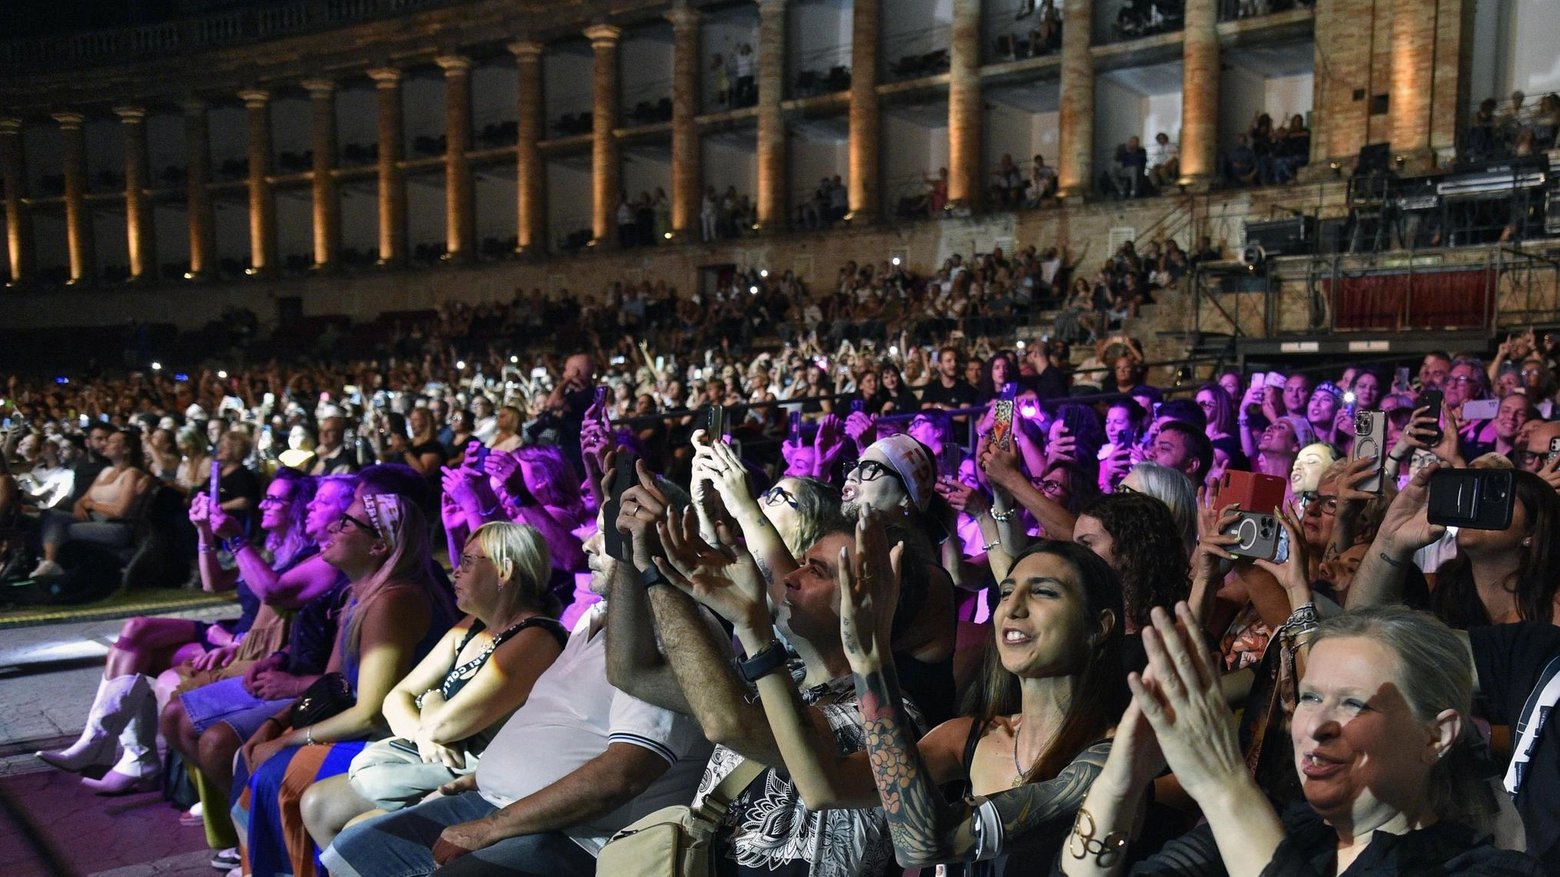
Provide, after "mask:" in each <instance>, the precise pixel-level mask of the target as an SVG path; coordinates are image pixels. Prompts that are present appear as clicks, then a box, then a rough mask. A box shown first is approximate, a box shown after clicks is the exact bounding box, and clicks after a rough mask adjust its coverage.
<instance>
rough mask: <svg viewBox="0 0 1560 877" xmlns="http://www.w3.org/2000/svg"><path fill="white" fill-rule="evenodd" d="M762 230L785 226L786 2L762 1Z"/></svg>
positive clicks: (760, 4) (759, 48) (760, 87)
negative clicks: (782, 99)
mask: <svg viewBox="0 0 1560 877" xmlns="http://www.w3.org/2000/svg"><path fill="white" fill-rule="evenodd" d="M756 72H757V74H758V162H757V164H758V193H757V202H758V203H757V211H758V227H759V228H760V229H761V230H763V231H766V232H772V231H779V230H780V229H782V228H784V227H785V220H786V215H787V214H788V213H789V210H788V209H787V206H786V205H787V201H789V200H790V199H789V195H788V193H787V192H786V187H785V178H786V162H787V161H788V159H787V158H786V144H785V115H784V114H783V113H782V112H781V109H780V100H781V98H783V97H784V96H785V0H758V70H757V71H756Z"/></svg>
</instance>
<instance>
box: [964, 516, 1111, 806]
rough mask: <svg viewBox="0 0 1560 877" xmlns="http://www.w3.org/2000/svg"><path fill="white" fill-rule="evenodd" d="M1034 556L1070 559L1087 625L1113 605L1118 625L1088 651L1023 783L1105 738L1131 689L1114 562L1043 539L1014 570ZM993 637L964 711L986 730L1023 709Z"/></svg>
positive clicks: (1050, 773)
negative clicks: (1059, 719) (1055, 725)
mask: <svg viewBox="0 0 1560 877" xmlns="http://www.w3.org/2000/svg"><path fill="white" fill-rule="evenodd" d="M1035 554H1050V555H1053V556H1055V557H1059V558H1061V559H1062V560H1063V561H1066V563H1067V565H1068V566H1071V567H1072V569H1073V572H1074V573H1076V574H1077V576H1078V584H1079V590H1080V593H1081V594H1082V596H1083V615H1084V619H1083V623H1084V624H1085V625H1086V626H1088V627H1089V628H1090V629H1091V630H1092V629H1093V628H1094V625H1095V624H1096V621H1095V619H1097V618H1099V615H1100V613H1101V612H1103V611H1105V610H1107V609H1109V610H1110V611H1111V612H1113V613H1114V614H1115V619H1116V620H1115V623H1114V624H1112V625H1111V628H1110V630H1109V631H1108V632H1106V634H1105V636H1104V637H1102V638H1101V639H1100V641H1099V642H1096V643H1095V644H1094V645H1093V646H1092V647H1090V649H1089V654H1088V657H1087V658H1086V660H1085V661H1084V665H1083V670H1082V671H1081V672H1080V673H1079V674H1078V681H1077V684H1076V685H1074V686H1073V698H1072V703H1070V704H1068V706H1067V715H1066V716H1065V717H1063V719H1062V726H1061V728H1059V729H1058V730H1057V732H1056V736H1055V737H1054V738H1052V740H1051V743H1050V745H1049V746H1047V747H1046V748H1045V752H1043V753H1041V754H1040V757H1039V758H1038V759H1036V760H1035V763H1034V764H1032V765H1030V766H1029V769H1028V770H1026V771H1025V772H1024V782H1028V783H1033V782H1043V781H1045V780H1048V779H1052V778H1053V777H1055V776H1056V775H1057V774H1059V773H1061V771H1062V768H1064V767H1066V766H1067V765H1068V763H1070V762H1071V761H1072V760H1073V759H1074V758H1076V757H1077V756H1078V753H1080V752H1082V751H1083V750H1084V749H1085V748H1087V747H1088V746H1089V745H1091V744H1093V743H1094V742H1096V741H1098V740H1101V739H1103V738H1104V737H1105V736H1106V735H1107V734H1108V733H1110V729H1111V728H1112V727H1114V726H1115V724H1116V721H1117V720H1118V719H1119V718H1120V717H1121V712H1122V710H1124V709H1126V706H1127V699H1128V698H1129V697H1130V696H1131V692H1130V691H1129V690H1128V689H1127V674H1126V671H1125V670H1124V669H1123V667H1122V662H1121V641H1122V636H1123V635H1122V630H1123V629H1124V628H1123V626H1122V625H1123V622H1124V620H1125V614H1124V613H1125V609H1124V608H1123V606H1122V597H1121V580H1120V579H1119V578H1118V577H1117V576H1116V572H1115V571H1114V570H1112V569H1111V568H1110V565H1109V564H1107V563H1106V562H1105V561H1103V560H1101V559H1100V558H1099V555H1096V554H1095V553H1094V552H1092V551H1090V550H1089V549H1087V548H1084V547H1083V546H1081V545H1078V544H1077V543H1075V542H1056V541H1052V540H1042V541H1040V542H1038V543H1036V544H1034V545H1032V546H1030V547H1029V548H1028V549H1026V550H1025V551H1024V552H1023V553H1022V554H1020V555H1019V556H1018V557H1016V558H1014V559H1013V566H1012V568H1013V569H1017V568H1018V565H1019V564H1020V563H1023V562H1024V560H1025V559H1026V558H1028V557H1030V556H1032V555H1035ZM994 640H995V638H994V637H993V638H992V639H988V640H987V641H986V655H985V663H984V666H983V667H982V670H981V678H980V680H979V681H977V683H976V684H975V685H972V686H971V687H970V691H969V693H968V694H967V695H966V696H965V702H964V714H965V715H973V716H975V721H977V722H979V723H980V727H981V729H982V733H984V731H985V730H986V729H987V728H989V727H990V726H991V725H992V723H993V722H994V721H995V720H996V719H997V717H998V716H1010V715H1013V714H1014V713H1017V712H1019V710H1020V709H1021V707H1022V699H1023V696H1022V687H1021V684H1020V681H1019V678H1018V677H1017V676H1016V675H1014V674H1013V673H1012V672H1011V671H1009V670H1008V669H1007V668H1006V667H1004V666H1002V661H1001V659H1000V658H999V657H998V655H997V649H996V646H995V641H994Z"/></svg>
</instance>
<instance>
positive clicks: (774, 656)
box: [737, 639, 786, 682]
mask: <svg viewBox="0 0 1560 877" xmlns="http://www.w3.org/2000/svg"><path fill="white" fill-rule="evenodd" d="M785 661H786V653H785V646H783V645H781V644H780V641H779V640H777V639H772V640H770V641H769V645H767V646H764V647H763V648H761V649H759V650H758V654H756V655H754V656H753V657H751V658H748V659H747V660H746V661H739V662H737V668H738V669H739V670H741V671H742V678H743V679H746V680H747V681H749V682H757V681H758V680H759V679H762V678H763V677H765V676H768V675H769V674H770V673H773V672H774V671H775V670H778V669H779V668H781V667H784V666H785Z"/></svg>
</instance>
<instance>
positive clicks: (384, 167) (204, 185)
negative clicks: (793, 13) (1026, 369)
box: [0, 0, 1460, 282]
mask: <svg viewBox="0 0 1560 877" xmlns="http://www.w3.org/2000/svg"><path fill="white" fill-rule="evenodd" d="M1368 2H1376V3H1383V4H1392V5H1393V6H1394V12H1395V13H1398V14H1397V15H1395V17H1394V29H1393V37H1392V38H1393V43H1394V47H1393V48H1394V52H1393V54H1394V57H1396V58H1399V59H1405V58H1410V57H1412V58H1419V57H1420V56H1425V55H1427V54H1428V53H1427V52H1426V51H1425V50H1424V49H1423V45H1422V44H1431V43H1433V39H1434V35H1435V32H1436V27H1437V24H1436V16H1435V15H1434V14H1426V13H1425V8H1426V7H1429V8H1430V9H1431V10H1432V13H1433V11H1434V10H1435V9H1436V8H1437V7H1440V6H1451V7H1455V6H1456V4H1457V3H1458V2H1460V0H1368ZM1093 5H1094V4H1093V0H1063V6H1062V20H1063V31H1062V51H1061V59H1060V60H1061V83H1060V96H1061V101H1060V107H1059V127H1060V132H1059V133H1060V155H1059V160H1058V162H1057V163H1058V165H1059V167H1058V173H1059V190H1060V193H1061V194H1062V195H1063V196H1064V197H1083V196H1086V195H1087V194H1088V193H1089V192H1091V191H1092V189H1093V181H1094V168H1093V154H1094V94H1095V77H1096V71H1095V67H1094V60H1093V55H1092V52H1091V38H1090V37H1091V32H1092V13H1093ZM758 6H759V36H758V68H757V86H758V104H757V107H756V111H755V112H756V116H757V156H756V164H757V190H756V193H755V194H756V198H755V201H756V206H757V219H758V223H759V225H760V226H761V227H762V228H765V229H774V228H778V227H781V226H783V225H784V223H785V220H786V217H787V214H788V206H789V204H788V200H789V192H788V189H787V186H786V175H787V174H786V171H787V164H788V156H787V148H786V126H785V118H784V113H783V108H782V103H781V99H782V96H783V92H784V85H785V46H786V33H785V27H786V0H758ZM980 7H981V4H980V0H953V5H952V27H951V38H950V47H949V49H950V51H949V54H950V72H949V85H948V123H949V124H948V127H949V145H948V149H949V161H948V164H949V184H948V195H949V199H950V201H951V202H952V203H953V204H955V205H964V206H974V205H976V204H978V203H979V201H980V198H981V193H982V192H983V190H984V188H985V187H984V183H985V177H984V173H983V171H982V160H981V159H982V154H983V150H982V146H981V132H982V128H983V117H984V112H983V105H982V98H981V85H980V50H981V36H980V34H981V29H980V12H981V8H980ZM1185 10H1186V11H1185V33H1184V35H1183V75H1184V82H1183V101H1182V120H1181V136H1180V155H1181V174H1182V177H1181V183H1182V184H1183V185H1186V186H1188V187H1191V188H1193V189H1194V190H1195V189H1200V188H1205V187H1206V186H1207V184H1208V183H1209V182H1211V180H1212V179H1213V177H1214V176H1215V173H1216V156H1217V154H1218V143H1217V137H1218V115H1219V80H1220V72H1219V71H1220V50H1219V39H1218V32H1217V6H1216V0H1187V2H1186V7H1185ZM1454 11H1455V10H1454ZM1405 13H1406V14H1405ZM1415 13H1418V14H1415ZM852 15H853V19H852V34H853V35H852V54H853V64H852V68H853V69H852V77H851V88H850V108H849V124H850V144H849V177H850V183H849V209H850V215H851V218H852V220H858V221H864V222H871V221H873V220H875V219H876V218H877V215H878V211H879V208H880V204H879V202H880V200H881V193H880V186H879V182H880V181H879V167H880V163H881V143H880V120H881V112H880V106H879V97H878V92H877V85H878V79H877V68H878V53H879V32H880V27H881V8H880V0H855V3H854V8H853V13H852ZM700 17H701V16H700V14H699V13H698V12H697V11H695V10H693V9H691V8H689V7H688V6H687V5H686V2H685V0H676V2H675V3H674V4H673V6H672V8H671V9H670V11H668V12H667V14H666V18H667V19H668V20H670V21H671V23H672V26H673V40H674V53H673V76H672V80H673V84H672V124H671V142H672V161H671V166H672V184H671V202H672V204H671V208H672V209H671V213H672V228H673V233H674V235H676V236H678V237H686V236H689V235H690V234H692V233H693V232H694V231H695V229H696V226H697V224H698V217H699V212H700V200H701V197H702V193H701V177H702V174H701V160H700V141H699V136H698V130H697V127H696V118H697V116H698V113H699V103H698V94H699V91H700V79H699V77H700V68H701V64H700V58H701V57H702V53H701V46H700ZM1324 20H1328V19H1324V17H1323V16H1320V15H1319V17H1318V33H1317V39H1318V42H1321V41H1322V40H1323V39H1325V38H1327V37H1326V35H1325V34H1323V33H1322V30H1323V23H1324ZM584 35H585V36H586V37H587V38H588V39H589V40H590V44H591V49H592V54H593V100H594V104H593V105H594V116H593V129H592V134H591V162H592V177H593V181H592V186H593V191H592V211H591V219H592V223H591V224H592V231H593V234H594V235H595V238H596V239H597V241H598V242H606V241H610V240H612V238H613V230H614V228H615V226H616V211H617V207H618V204H619V201H620V199H621V197H622V183H621V155H620V149H619V144H618V141H617V138H616V136H615V129H616V128H617V127H618V125H619V121H620V118H619V91H620V79H621V72H620V63H619V46H620V42H621V38H622V30H621V29H620V28H618V27H616V26H613V25H610V24H594V25H592V26H590V27H587V28H586V29H585V31H584ZM508 48H509V50H510V52H511V53H512V54H513V55H514V57H515V62H516V64H517V66H518V72H519V91H518V105H517V107H516V110H517V117H518V130H519V143H518V148H517V149H516V175H517V182H518V187H517V188H518V193H519V195H518V203H517V205H516V210H517V229H518V233H517V237H518V249H519V250H520V251H521V252H540V251H545V249H546V237H547V235H546V222H545V216H546V184H545V166H544V163H543V160H542V156H541V150H540V146H539V144H540V142H541V141H542V140H543V139H544V131H545V126H544V119H543V113H544V109H543V102H542V53H543V51H544V46H543V44H541V43H539V42H535V41H530V40H520V41H516V42H514V43H511V44H510V45H509V47H508ZM1430 61H1433V59H1429V58H1425V59H1421V60H1420V62H1419V63H1402V64H1398V65H1395V66H1394V67H1393V69H1392V82H1391V90H1392V104H1393V106H1392V110H1393V114H1392V116H1393V118H1392V121H1393V130H1392V139H1393V141H1394V144H1398V143H1403V144H1405V145H1407V146H1408V148H1409V150H1410V151H1411V152H1414V153H1416V154H1418V153H1425V152H1428V149H1429V146H1430V141H1431V138H1432V136H1433V132H1432V130H1431V129H1432V120H1431V119H1430V116H1431V115H1432V112H1434V110H1433V109H1432V107H1431V102H1430V99H1429V98H1426V97H1424V96H1423V95H1424V94H1427V93H1430V89H1428V84H1429V83H1428V82H1427V77H1428V76H1431V75H1433V69H1432V68H1433V66H1434V65H1433V64H1432V63H1429V62H1430ZM437 63H438V64H439V66H440V67H441V68H442V69H443V71H444V75H445V81H446V87H447V88H446V95H447V97H446V120H445V121H446V138H447V143H448V149H447V152H446V155H445V177H446V180H445V182H446V185H445V192H446V199H447V201H446V230H445V243H446V249H447V252H448V258H449V259H450V260H452V261H457V262H465V261H469V260H471V259H472V258H473V257H474V255H475V249H476V228H475V210H474V204H473V197H474V195H473V183H472V172H471V165H470V162H469V159H468V156H467V152H468V150H469V148H470V146H471V118H472V99H471V77H470V71H471V60H470V59H469V58H467V57H465V56H462V55H458V54H445V55H441V56H439V57H438V58H437ZM368 74H369V76H370V77H371V78H372V79H373V80H374V83H375V86H376V89H377V107H378V132H377V133H378V147H379V155H378V202H379V203H378V206H379V234H378V239H379V260H380V262H381V263H384V264H395V263H399V262H401V261H404V259H405V258H406V255H407V240H406V190H405V184H404V180H403V172H402V168H401V163H402V161H403V160H404V157H405V156H404V148H403V138H404V133H403V110H402V97H401V77H402V73H401V71H400V70H398V69H395V68H376V69H372V70H369V71H368ZM302 85H303V86H304V88H305V89H306V90H307V91H308V93H309V97H310V100H311V104H312V107H311V109H312V132H313V134H312V139H313V153H314V164H313V183H312V200H313V238H314V248H313V249H314V262H315V264H316V265H317V266H320V267H328V266H330V265H332V264H334V262H335V261H336V258H337V254H338V253H339V251H340V244H341V209H340V193H339V190H338V187H337V184H336V181H335V178H334V170H335V155H336V147H337V141H336V105H335V100H336V85H335V83H334V82H332V81H330V80H327V79H309V80H305V81H303V83H302ZM1326 94H1327V93H1326V92H1325V89H1324V90H1323V95H1324V99H1323V100H1322V101H1320V102H1319V105H1318V108H1319V109H1322V110H1323V113H1322V114H1321V115H1322V116H1323V119H1322V120H1321V121H1320V124H1319V127H1321V126H1324V125H1325V124H1326V123H1327V120H1326V118H1325V117H1326V116H1327V114H1328V111H1330V110H1331V109H1332V108H1333V107H1332V104H1333V103H1334V102H1333V101H1331V100H1329V99H1326V97H1325V95H1326ZM238 96H239V97H240V98H241V99H242V100H243V101H244V107H245V112H246V116H247V121H248V149H247V152H248V156H249V168H248V181H249V186H248V189H249V224H250V261H251V265H252V269H253V271H254V272H255V273H266V272H268V271H271V270H273V269H274V268H275V267H276V264H277V247H276V213H275V201H274V198H273V195H272V192H271V183H270V175H271V170H272V168H271V154H272V149H271V115H270V114H271V108H270V101H271V93H270V92H268V91H265V90H263V89H246V90H243V91H241V92H239V93H238ZM183 111H184V119H185V135H186V151H187V160H188V191H187V203H188V210H189V238H190V271H191V273H192V274H193V275H195V276H197V277H199V276H204V275H207V274H209V273H211V272H212V271H213V270H214V268H215V263H216V256H215V252H214V247H215V233H214V225H213V213H212V204H211V196H210V192H209V188H208V187H209V185H210V183H211V176H212V175H211V158H210V134H209V123H208V118H207V115H208V111H209V107H208V104H207V103H206V102H205V101H203V100H199V99H192V100H189V101H186V102H185V103H184V104H183ZM115 113H116V114H117V115H118V116H119V118H120V120H121V122H122V127H123V132H124V136H125V205H126V216H127V225H128V242H129V255H130V275H131V278H132V280H139V279H143V278H148V277H151V276H152V275H153V274H154V272H155V271H156V265H157V259H156V243H155V240H154V236H153V223H152V215H151V214H152V211H151V205H150V203H149V201H148V198H147V194H146V193H147V189H148V186H149V183H150V178H149V170H148V166H147V145H146V144H147V141H146V111H145V110H144V109H143V108H139V107H133V106H129V107H117V108H115ZM1440 115H1441V116H1443V117H1444V116H1445V115H1447V114H1446V113H1445V112H1442V113H1441V114H1440ZM53 118H54V119H55V120H56V122H58V124H59V126H60V131H61V133H62V135H63V144H62V158H63V164H64V171H65V208H66V226H67V235H68V249H69V261H70V276H71V280H72V281H73V282H77V281H82V280H85V279H87V278H88V277H89V276H90V273H91V268H92V266H93V264H94V259H93V252H92V249H93V237H92V233H91V214H90V211H89V210H88V209H87V205H86V189H87V186H86V152H85V141H84V138H83V132H82V124H83V121H84V118H83V116H82V115H81V114H80V113H75V112H60V113H55V114H54V116H53ZM1436 121H1440V120H1439V118H1438V119H1437V120H1436ZM1442 124H1443V125H1444V124H1446V123H1444V122H1443V123H1442ZM1143 133H1144V135H1145V139H1147V136H1148V135H1151V134H1152V133H1153V132H1143ZM1318 134H1319V136H1317V137H1316V138H1314V141H1315V142H1314V144H1313V146H1314V153H1315V155H1321V156H1323V157H1325V156H1326V155H1328V154H1336V151H1335V152H1334V153H1328V149H1329V148H1330V146H1335V145H1336V144H1329V143H1326V142H1323V138H1322V137H1321V136H1320V132H1318ZM1362 136H1363V135H1362ZM1313 157H1314V156H1313ZM0 180H3V182H4V185H5V197H4V210H5V216H6V229H7V240H6V244H7V249H8V254H9V264H10V269H11V276H12V278H13V279H15V280H25V279H28V278H29V277H31V276H32V274H33V273H34V271H35V266H34V264H33V262H34V258H33V249H34V246H33V241H32V239H31V228H30V223H29V222H28V220H27V213H26V210H25V205H24V194H25V183H26V173H25V156H24V154H23V148H22V138H21V123H20V121H18V120H15V119H3V118H0Z"/></svg>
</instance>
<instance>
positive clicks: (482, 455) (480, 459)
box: [472, 445, 493, 469]
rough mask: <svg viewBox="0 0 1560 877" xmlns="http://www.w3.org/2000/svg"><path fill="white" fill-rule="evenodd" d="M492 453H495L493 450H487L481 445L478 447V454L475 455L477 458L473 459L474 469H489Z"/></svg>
mask: <svg viewBox="0 0 1560 877" xmlns="http://www.w3.org/2000/svg"><path fill="white" fill-rule="evenodd" d="M492 452H493V449H492V448H486V447H483V446H481V445H478V446H477V451H476V454H475V456H473V457H472V467H473V468H475V469H486V468H487V459H488V454H490V453H492Z"/></svg>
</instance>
